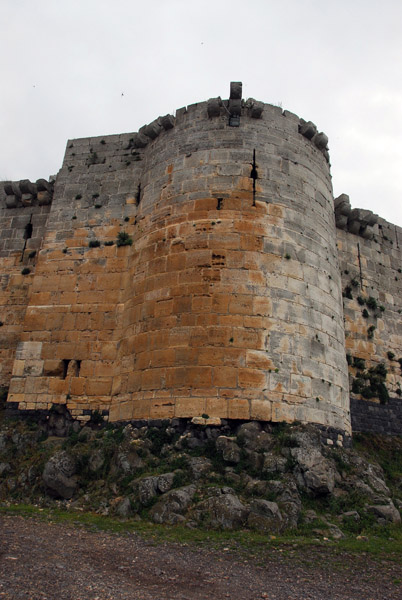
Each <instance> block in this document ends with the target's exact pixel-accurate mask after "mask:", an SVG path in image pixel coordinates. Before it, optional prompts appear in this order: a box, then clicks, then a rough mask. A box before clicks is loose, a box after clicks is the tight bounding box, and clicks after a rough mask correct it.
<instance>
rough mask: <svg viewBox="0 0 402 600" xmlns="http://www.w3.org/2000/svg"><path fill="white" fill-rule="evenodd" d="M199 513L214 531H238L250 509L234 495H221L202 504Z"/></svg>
mask: <svg viewBox="0 0 402 600" xmlns="http://www.w3.org/2000/svg"><path fill="white" fill-rule="evenodd" d="M197 512H198V515H199V517H198V518H199V519H201V520H202V521H203V522H204V523H207V524H208V526H209V527H211V528H213V529H236V528H238V527H241V526H242V525H243V524H244V523H245V521H246V519H247V516H248V514H249V509H248V508H247V507H246V506H244V504H242V503H241V502H240V500H239V498H238V497H237V496H236V495H234V494H233V493H220V494H218V495H216V496H213V497H211V498H208V499H207V500H204V501H203V502H200V504H198V505H197Z"/></svg>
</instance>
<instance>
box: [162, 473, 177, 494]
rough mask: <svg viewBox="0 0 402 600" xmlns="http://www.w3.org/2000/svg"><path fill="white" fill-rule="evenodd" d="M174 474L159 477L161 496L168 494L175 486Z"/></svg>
mask: <svg viewBox="0 0 402 600" xmlns="http://www.w3.org/2000/svg"><path fill="white" fill-rule="evenodd" d="M174 475H175V474H174V473H164V474H163V475H159V477H158V491H159V492H160V493H161V494H165V493H166V492H168V491H169V490H170V489H171V488H172V485H173V480H174Z"/></svg>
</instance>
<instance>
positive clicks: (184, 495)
mask: <svg viewBox="0 0 402 600" xmlns="http://www.w3.org/2000/svg"><path fill="white" fill-rule="evenodd" d="M195 490H196V487H195V485H188V486H185V487H182V488H178V489H176V490H171V491H169V492H167V493H166V494H165V495H164V496H163V497H162V498H161V499H160V500H159V501H158V502H157V503H156V504H155V505H154V506H153V507H152V508H151V510H150V511H149V515H150V517H151V519H152V520H153V521H154V522H155V523H168V524H170V525H175V524H176V523H179V522H182V521H183V520H184V517H183V513H184V512H185V511H186V510H187V508H188V507H189V505H190V502H191V500H192V498H193V496H194V494H195Z"/></svg>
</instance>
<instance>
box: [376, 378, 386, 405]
mask: <svg viewBox="0 0 402 600" xmlns="http://www.w3.org/2000/svg"><path fill="white" fill-rule="evenodd" d="M377 387H378V398H379V400H380V403H381V404H387V402H388V401H389V393H388V390H387V388H386V386H385V383H383V382H381V383H379V384H378V386H377Z"/></svg>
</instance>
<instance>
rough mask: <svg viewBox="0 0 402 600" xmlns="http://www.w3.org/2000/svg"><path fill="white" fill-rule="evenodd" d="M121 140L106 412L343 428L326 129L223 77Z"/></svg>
mask: <svg viewBox="0 0 402 600" xmlns="http://www.w3.org/2000/svg"><path fill="white" fill-rule="evenodd" d="M162 125H163V128H162ZM146 136H148V142H149V143H148V144H147V145H146V147H144V149H141V150H140V149H139V148H140V147H141V145H142V139H143V138H144V137H146ZM149 140H152V141H149ZM131 144H132V146H133V147H134V148H137V149H138V152H139V153H140V154H141V157H142V163H141V177H140V184H139V186H138V192H137V203H138V209H137V216H136V224H135V236H133V237H134V244H133V246H132V250H131V251H132V257H131V259H130V265H131V266H130V273H129V277H128V278H127V281H128V283H127V285H126V288H125V290H124V294H123V297H122V298H121V301H122V302H121V306H124V309H123V312H124V317H123V320H124V336H123V339H122V340H121V344H120V349H119V352H120V359H121V363H120V367H121V368H120V374H119V377H120V378H121V387H120V392H119V393H118V394H117V395H116V396H115V397H114V398H113V401H112V407H113V406H114V407H118V406H119V405H121V404H122V403H123V404H125V405H126V407H127V406H129V407H130V410H129V411H128V412H129V414H128V413H127V410H126V412H125V415H126V417H128V418H163V417H195V416H204V417H205V415H208V417H220V418H232V419H244V420H247V419H259V420H267V421H271V420H272V421H301V422H310V423H318V424H322V425H325V426H332V427H335V428H337V429H339V430H342V431H346V432H350V417H349V398H348V374H347V364H346V357H345V343H344V329H343V315H342V295H341V279H340V273H339V268H338V258H337V251H336V236H335V222H334V206H333V196H332V186H331V177H330V170H329V164H328V152H327V148H326V145H327V138H326V136H325V135H324V134H322V133H318V132H317V130H316V128H315V126H314V125H313V124H312V123H310V122H308V123H306V122H305V121H303V120H300V119H299V118H298V117H297V116H296V115H294V114H292V113H290V112H288V111H282V109H281V108H279V107H276V106H271V105H268V104H263V103H261V102H256V101H254V100H252V99H250V100H248V101H247V102H245V101H243V100H242V98H241V84H232V86H231V94H230V99H229V100H228V101H221V99H220V98H214V99H211V100H209V101H208V102H203V103H200V104H194V105H191V106H189V107H187V108H186V109H181V110H179V111H177V114H176V117H175V119H174V120H173V119H171V120H170V121H169V120H168V121H166V118H165V123H163V122H162V121H161V120H158V121H157V122H155V123H154V124H151V125H149V126H148V127H147V128H145V129H144V131H140V132H139V134H137V135H136V136H135V137H134V138H133V139H132V141H131ZM116 414H118V413H117V412H116Z"/></svg>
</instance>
